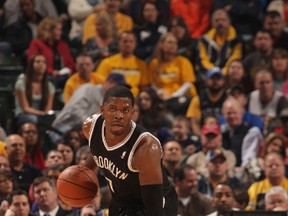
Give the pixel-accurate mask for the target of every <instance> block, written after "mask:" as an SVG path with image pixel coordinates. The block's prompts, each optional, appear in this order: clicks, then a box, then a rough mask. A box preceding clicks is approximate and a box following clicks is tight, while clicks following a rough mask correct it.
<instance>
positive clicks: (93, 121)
mask: <svg viewBox="0 0 288 216" xmlns="http://www.w3.org/2000/svg"><path fill="white" fill-rule="evenodd" d="M100 115H101V114H94V115H92V123H91V127H90V130H89V143H88V144H89V146H90V144H91V139H92V135H93V131H94V127H95V125H96V122H97V119H98V118H99V116H100Z"/></svg>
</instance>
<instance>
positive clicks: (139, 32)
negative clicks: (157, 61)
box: [134, 2, 167, 60]
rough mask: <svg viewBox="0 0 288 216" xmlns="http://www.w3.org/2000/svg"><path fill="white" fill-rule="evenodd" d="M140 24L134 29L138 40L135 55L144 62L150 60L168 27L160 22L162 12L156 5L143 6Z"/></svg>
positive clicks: (145, 3)
mask: <svg viewBox="0 0 288 216" xmlns="http://www.w3.org/2000/svg"><path fill="white" fill-rule="evenodd" d="M139 23H140V24H139V25H138V26H136V27H135V28H134V32H135V35H136V38H137V48H136V50H135V54H136V56H138V57H139V58H141V59H143V60H149V59H151V57H152V54H153V52H154V49H155V46H156V44H157V41H158V40H159V38H160V36H161V35H163V34H165V33H166V32H167V27H166V26H165V25H163V24H161V22H160V12H159V8H158V7H157V5H156V3H154V2H144V3H143V4H142V6H141V13H140V22H139Z"/></svg>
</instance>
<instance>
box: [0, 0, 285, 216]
mask: <svg viewBox="0 0 288 216" xmlns="http://www.w3.org/2000/svg"><path fill="white" fill-rule="evenodd" d="M287 75H288V1H287V0H205V1H204V0H170V1H169V0H157V1H156V0H1V1H0V126H1V128H0V140H1V142H0V215H6V216H9V215H16V216H18V215H21V216H27V215H39V216H47V215H48V214H47V213H49V215H50V216H55V215H57V216H62V215H70V216H78V215H80V216H87V215H92V216H96V215H97V216H101V215H102V216H103V215H108V210H107V208H108V206H109V201H110V199H111V194H110V192H109V189H108V186H107V184H106V181H105V178H104V176H103V173H102V172H101V171H100V170H95V173H97V175H98V178H99V182H100V186H101V189H100V190H99V193H98V194H97V196H96V198H95V199H94V200H93V202H91V203H89V204H88V205H87V206H85V207H83V208H72V207H70V206H67V205H66V204H65V203H63V202H61V200H59V199H58V198H57V190H56V187H55V182H56V181H57V178H58V176H59V174H60V173H61V171H63V170H64V169H65V167H67V166H70V165H73V164H81V163H83V161H85V159H86V158H87V157H89V156H90V155H91V153H90V149H89V146H88V141H87V140H85V139H84V136H83V134H82V131H81V126H82V123H83V121H84V120H85V119H87V118H88V117H89V116H91V115H92V114H94V113H98V112H99V111H100V106H101V103H102V99H103V96H104V94H105V92H106V91H107V89H109V88H111V87H113V86H116V85H124V86H126V87H128V88H130V89H131V91H132V92H133V94H134V96H135V99H136V104H135V107H134V108H135V113H134V116H133V120H134V121H135V122H136V123H138V124H140V125H142V126H144V127H145V128H147V129H148V131H149V132H151V133H152V134H153V135H155V136H156V137H157V138H158V139H159V140H160V142H161V144H162V146H163V160H162V163H163V166H164V169H165V171H166V173H167V175H168V176H169V180H170V181H171V182H172V183H173V185H174V186H175V189H176V191H177V194H178V199H179V211H178V212H179V216H198V215H199V216H202V215H211V216H212V215H224V216H225V215H227V216H228V215H229V212H230V211H232V210H242V211H256V210H262V211H288V194H287V192H288V179H287V177H288V101H287V99H288V77H287Z"/></svg>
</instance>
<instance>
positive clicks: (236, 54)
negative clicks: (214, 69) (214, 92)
mask: <svg viewBox="0 0 288 216" xmlns="http://www.w3.org/2000/svg"><path fill="white" fill-rule="evenodd" d="M241 58H242V44H241V43H238V44H237V45H236V46H235V47H234V49H233V52H232V54H231V56H230V57H229V58H228V60H227V62H226V64H225V66H224V67H223V68H222V71H223V73H224V74H225V75H226V74H227V70H228V66H229V65H230V64H231V62H232V61H233V60H235V59H241Z"/></svg>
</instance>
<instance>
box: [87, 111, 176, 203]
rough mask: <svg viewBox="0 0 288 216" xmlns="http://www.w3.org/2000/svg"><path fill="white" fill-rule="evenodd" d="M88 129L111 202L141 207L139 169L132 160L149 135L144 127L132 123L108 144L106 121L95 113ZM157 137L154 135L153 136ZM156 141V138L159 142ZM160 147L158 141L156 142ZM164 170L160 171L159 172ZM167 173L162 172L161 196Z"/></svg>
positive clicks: (94, 155)
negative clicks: (119, 139)
mask: <svg viewBox="0 0 288 216" xmlns="http://www.w3.org/2000/svg"><path fill="white" fill-rule="evenodd" d="M94 118H95V120H94V123H93V124H92V125H93V126H92V127H91V130H90V134H91V135H90V140H89V145H90V148H91V153H92V155H93V158H94V160H95V162H96V164H97V165H98V166H99V167H100V168H102V169H103V172H104V174H105V177H106V180H107V183H108V185H109V187H110V190H111V191H112V197H113V202H117V203H118V205H119V206H122V207H126V206H130V205H135V206H138V205H139V206H142V205H143V203H142V198H141V186H140V182H139V172H138V170H134V169H133V167H132V165H131V163H132V159H133V155H134V152H135V150H136V148H137V146H138V144H139V143H140V141H141V140H142V139H143V137H145V136H147V135H150V136H153V135H152V134H150V133H149V132H147V130H146V129H144V128H143V127H141V126H139V125H136V124H135V123H134V122H132V127H131V131H130V133H129V134H128V135H127V137H126V138H125V139H124V140H123V141H122V142H121V143H118V144H117V145H115V146H113V147H109V146H108V144H107V143H106V140H105V136H104V128H105V121H104V118H103V116H101V115H96V116H95V117H94ZM155 139H156V140H157V138H155ZM158 142H159V141H158ZM159 145H160V147H161V144H160V142H159ZM162 173H163V172H162ZM171 187H172V186H171V185H170V183H169V181H168V178H167V176H166V175H165V174H164V173H163V195H164V197H165V195H167V194H168V193H169V191H170V190H171Z"/></svg>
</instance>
